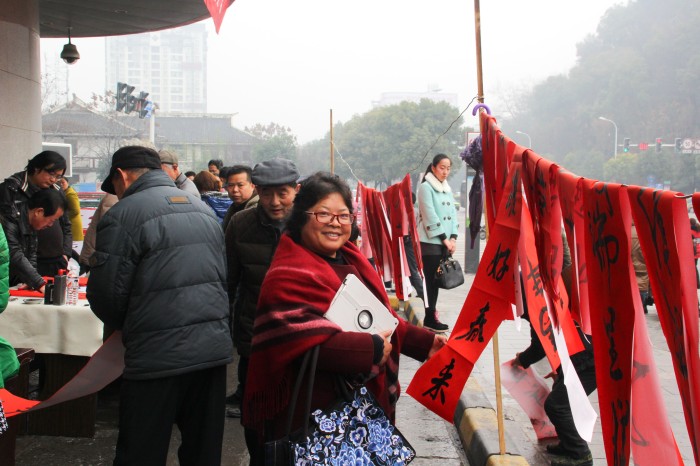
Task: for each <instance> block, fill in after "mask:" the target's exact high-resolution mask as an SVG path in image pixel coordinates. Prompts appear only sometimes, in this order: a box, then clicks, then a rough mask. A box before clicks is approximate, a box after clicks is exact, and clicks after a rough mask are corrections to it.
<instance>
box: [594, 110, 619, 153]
mask: <svg viewBox="0 0 700 466" xmlns="http://www.w3.org/2000/svg"><path fill="white" fill-rule="evenodd" d="M598 119H599V120H603V121H607V122H608V123H612V125H613V126H614V127H615V148H614V149H613V158H614V159H615V158H617V125H616V124H615V122H614V121H612V120H611V119H609V118H605V117H602V116H599V117H598Z"/></svg>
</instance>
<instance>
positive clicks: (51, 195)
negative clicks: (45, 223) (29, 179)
mask: <svg viewBox="0 0 700 466" xmlns="http://www.w3.org/2000/svg"><path fill="white" fill-rule="evenodd" d="M27 207H28V208H29V210H32V209H38V208H41V209H44V216H45V217H50V216H52V215H53V214H55V213H56V211H57V210H58V209H62V210H63V211H64V212H65V211H66V197H65V196H64V195H63V193H62V192H61V191H59V190H57V189H52V188H49V189H40V190H39V191H37V192H35V193H34V194H33V195H32V197H30V198H29V201H27Z"/></svg>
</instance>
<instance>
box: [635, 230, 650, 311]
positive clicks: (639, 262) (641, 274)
mask: <svg viewBox="0 0 700 466" xmlns="http://www.w3.org/2000/svg"><path fill="white" fill-rule="evenodd" d="M630 243H631V251H632V253H631V255H632V267H633V268H634V276H635V279H636V280H637V288H638V289H639V295H640V298H641V300H642V306H643V307H644V313H645V314H648V313H649V309H647V306H650V305H652V304H654V298H652V295H651V288H650V287H649V272H648V271H647V264H646V262H645V261H644V254H642V246H641V244H640V243H639V236H638V235H637V227H635V226H634V224H632V231H631V233H630Z"/></svg>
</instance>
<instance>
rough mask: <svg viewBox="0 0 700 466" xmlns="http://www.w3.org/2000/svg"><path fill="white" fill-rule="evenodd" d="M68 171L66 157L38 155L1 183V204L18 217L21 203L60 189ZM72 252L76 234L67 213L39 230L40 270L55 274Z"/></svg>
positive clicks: (63, 266)
mask: <svg viewBox="0 0 700 466" xmlns="http://www.w3.org/2000/svg"><path fill="white" fill-rule="evenodd" d="M65 171H66V160H65V159H64V158H63V156H62V155H61V154H59V153H58V152H54V151H50V150H45V151H43V152H40V153H39V154H37V155H35V156H34V157H33V158H32V159H31V160H29V163H27V167H26V169H25V170H24V171H21V172H17V173H15V174H14V175H12V176H10V177H8V178H6V179H5V181H4V182H3V183H2V184H0V204H3V205H5V206H6V207H7V209H6V211H5V214H6V215H13V216H14V217H15V218H18V217H19V214H20V206H21V205H22V204H23V203H26V202H27V201H28V200H29V198H30V197H32V195H33V194H34V193H36V192H37V191H39V190H42V189H55V190H57V191H61V187H60V186H59V185H58V184H57V183H58V181H59V180H60V179H61V178H63V175H64V174H65ZM72 252H73V234H72V233H71V223H70V219H69V218H68V214H67V213H65V212H64V215H63V216H62V217H61V218H60V221H59V222H56V223H54V224H53V225H51V226H50V227H49V228H45V229H43V230H42V231H40V232H39V233H38V245H37V266H36V268H37V270H38V272H39V274H41V275H43V276H54V275H56V273H57V272H58V270H59V269H65V268H66V267H67V266H68V259H70V257H71V254H72Z"/></svg>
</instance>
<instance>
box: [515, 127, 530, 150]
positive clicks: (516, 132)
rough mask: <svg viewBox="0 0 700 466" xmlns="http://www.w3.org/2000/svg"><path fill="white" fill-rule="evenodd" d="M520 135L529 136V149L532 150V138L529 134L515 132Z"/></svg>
mask: <svg viewBox="0 0 700 466" xmlns="http://www.w3.org/2000/svg"><path fill="white" fill-rule="evenodd" d="M515 132H516V133H518V134H522V135H523V136H527V147H528V149H532V138H530V135H529V134H527V133H523V132H522V131H517V130H516V131H515Z"/></svg>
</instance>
